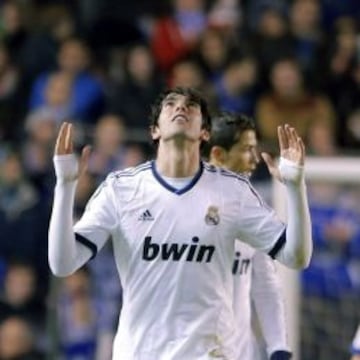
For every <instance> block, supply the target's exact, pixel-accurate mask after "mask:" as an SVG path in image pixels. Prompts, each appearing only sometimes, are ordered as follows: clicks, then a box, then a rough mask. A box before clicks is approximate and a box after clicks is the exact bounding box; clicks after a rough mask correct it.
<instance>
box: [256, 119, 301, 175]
mask: <svg viewBox="0 0 360 360" xmlns="http://www.w3.org/2000/svg"><path fill="white" fill-rule="evenodd" d="M278 139H279V147H280V157H282V158H284V159H286V160H289V161H291V162H292V163H294V165H296V166H303V165H304V162H305V145H304V142H303V140H302V139H301V137H300V136H299V135H298V134H297V132H296V130H295V129H294V128H293V127H291V126H290V125H288V124H285V125H284V126H279V127H278ZM261 156H262V158H263V159H264V161H265V163H266V165H267V167H268V169H269V172H270V174H271V175H272V176H274V177H275V178H276V179H278V180H279V181H282V176H281V174H280V170H279V167H278V166H277V164H276V162H275V161H274V159H273V158H272V157H271V156H270V155H269V154H267V153H261Z"/></svg>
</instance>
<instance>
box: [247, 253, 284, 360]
mask: <svg viewBox="0 0 360 360" xmlns="http://www.w3.org/2000/svg"><path fill="white" fill-rule="evenodd" d="M251 276H252V281H251V292H250V296H251V301H252V302H253V304H254V309H255V311H256V314H257V317H258V320H259V325H260V328H261V332H262V335H263V337H264V340H265V342H266V347H267V353H268V354H269V358H270V357H271V358H274V359H276V358H279V359H290V357H291V352H290V349H289V345H288V343H287V332H286V322H285V306H284V299H283V297H282V288H281V285H280V281H279V278H278V275H277V272H276V267H275V263H274V261H273V260H272V259H271V258H270V257H269V256H268V255H266V254H263V253H261V252H259V251H257V252H256V254H255V256H254V258H253V271H252V275H251ZM280 355H282V356H283V357H279V356H280ZM285 356H287V357H285Z"/></svg>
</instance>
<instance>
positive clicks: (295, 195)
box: [262, 125, 312, 269]
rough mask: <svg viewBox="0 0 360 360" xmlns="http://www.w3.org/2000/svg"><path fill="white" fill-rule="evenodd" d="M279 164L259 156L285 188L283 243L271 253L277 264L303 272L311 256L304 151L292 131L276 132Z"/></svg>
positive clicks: (264, 155) (281, 130)
mask: <svg viewBox="0 0 360 360" xmlns="http://www.w3.org/2000/svg"><path fill="white" fill-rule="evenodd" d="M278 138H279V145H280V163H279V166H276V165H275V163H274V161H273V160H272V159H271V157H270V156H269V155H268V154H266V153H263V154H262V157H263V159H264V161H265V162H266V164H267V166H268V168H269V171H270V173H271V174H272V175H273V176H274V177H275V178H276V179H278V180H279V181H281V182H282V183H283V184H284V185H285V188H286V202H287V226H286V240H285V238H284V239H283V240H284V241H283V244H281V243H279V249H277V251H275V252H274V255H275V256H276V258H277V260H279V261H280V262H281V263H283V264H284V265H286V266H288V267H291V268H295V269H298V268H305V267H307V266H308V265H309V262H310V259H311V254H312V234H311V220H310V211H309V206H308V201H307V194H306V185H305V178H304V161H305V148H304V144H303V141H302V140H301V138H300V137H299V136H298V135H297V133H296V131H295V129H294V128H291V127H290V126H288V125H285V126H284V127H279V128H278Z"/></svg>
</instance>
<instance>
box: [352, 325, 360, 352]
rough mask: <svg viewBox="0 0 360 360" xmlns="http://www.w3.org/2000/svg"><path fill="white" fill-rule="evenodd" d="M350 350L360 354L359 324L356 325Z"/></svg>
mask: <svg viewBox="0 0 360 360" xmlns="http://www.w3.org/2000/svg"><path fill="white" fill-rule="evenodd" d="M351 352H352V353H353V354H358V355H360V325H359V326H358V328H357V330H356V333H355V336H354V338H353V341H352V344H351Z"/></svg>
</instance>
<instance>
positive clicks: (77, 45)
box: [30, 38, 105, 124]
mask: <svg viewBox="0 0 360 360" xmlns="http://www.w3.org/2000/svg"><path fill="white" fill-rule="evenodd" d="M90 62H91V55H90V49H89V48H88V47H87V45H86V43H85V42H84V41H82V40H80V39H78V38H71V39H67V40H65V41H64V42H63V43H62V45H61V47H60V49H59V52H58V70H59V71H61V72H63V73H65V74H67V76H68V77H69V78H71V79H72V81H73V83H72V88H71V96H72V101H73V103H72V111H73V118H75V119H77V120H78V121H80V122H83V123H85V124H93V123H94V122H95V120H96V119H97V117H98V116H100V115H101V114H102V112H103V111H104V101H105V100H104V92H103V85H102V84H101V83H100V81H99V80H98V79H97V78H96V77H95V76H94V75H93V74H92V73H91V71H90ZM51 75H52V72H50V73H45V74H42V75H40V76H39V77H38V78H37V79H36V80H35V82H34V84H33V87H32V90H31V97H30V108H31V110H34V109H37V108H39V107H40V106H43V105H44V104H45V103H46V102H45V94H46V90H45V89H46V86H47V84H48V81H49V78H50V76H51Z"/></svg>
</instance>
